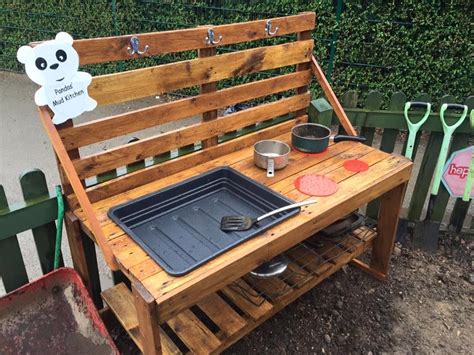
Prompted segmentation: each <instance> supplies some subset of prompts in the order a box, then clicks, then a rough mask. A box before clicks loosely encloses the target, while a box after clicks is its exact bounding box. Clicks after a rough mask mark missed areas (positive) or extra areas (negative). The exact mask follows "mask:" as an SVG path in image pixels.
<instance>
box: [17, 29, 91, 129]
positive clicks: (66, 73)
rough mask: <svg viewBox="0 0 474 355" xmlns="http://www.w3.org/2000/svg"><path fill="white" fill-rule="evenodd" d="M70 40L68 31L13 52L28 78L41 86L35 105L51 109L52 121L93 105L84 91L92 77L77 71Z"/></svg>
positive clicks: (59, 119) (55, 122)
mask: <svg viewBox="0 0 474 355" xmlns="http://www.w3.org/2000/svg"><path fill="white" fill-rule="evenodd" d="M72 43H73V39H72V37H71V36H70V35H69V34H67V33H66V32H60V33H58V34H57V35H56V38H55V39H54V40H51V41H45V42H43V43H41V44H40V45H38V46H36V47H30V46H23V47H21V48H20V49H18V52H17V58H18V60H19V61H20V62H21V63H23V64H25V70H26V74H27V75H28V77H29V78H30V79H31V80H33V81H34V82H35V83H37V84H39V85H41V88H39V89H38V91H36V94H35V102H36V104H37V105H38V106H44V105H48V106H49V108H50V109H51V110H52V111H53V112H54V117H53V123H54V124H60V123H63V122H65V121H67V120H68V119H69V118H74V117H77V116H79V115H80V114H82V113H83V112H85V111H92V110H93V109H95V108H96V106H97V102H96V101H95V100H94V99H92V98H90V97H89V94H88V93H87V87H88V86H89V84H90V83H91V81H92V77H91V75H90V74H89V73H85V72H80V71H78V69H79V56H78V54H77V52H76V50H75V49H74V48H73V46H72Z"/></svg>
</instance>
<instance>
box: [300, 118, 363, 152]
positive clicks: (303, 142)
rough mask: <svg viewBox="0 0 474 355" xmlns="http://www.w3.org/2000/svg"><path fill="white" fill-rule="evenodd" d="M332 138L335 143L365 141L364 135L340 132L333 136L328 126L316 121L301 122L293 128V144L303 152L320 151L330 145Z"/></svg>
mask: <svg viewBox="0 0 474 355" xmlns="http://www.w3.org/2000/svg"><path fill="white" fill-rule="evenodd" d="M330 139H332V140H334V142H335V143H337V142H342V141H354V142H362V143H363V142H365V137H362V136H346V135H342V134H338V135H336V136H333V137H331V130H330V129H329V128H328V127H326V126H323V125H320V124H316V123H301V124H299V125H296V126H294V127H293V128H292V130H291V144H292V145H293V147H295V148H296V149H298V150H300V151H302V152H307V153H320V152H322V151H324V150H325V149H326V148H327V147H328V145H329V140H330Z"/></svg>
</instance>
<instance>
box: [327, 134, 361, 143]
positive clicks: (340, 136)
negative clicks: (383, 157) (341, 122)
mask: <svg viewBox="0 0 474 355" xmlns="http://www.w3.org/2000/svg"><path fill="white" fill-rule="evenodd" d="M342 141H352V142H361V143H364V142H365V141H366V138H365V137H362V136H347V135H344V134H338V135H337V136H334V143H338V142H342Z"/></svg>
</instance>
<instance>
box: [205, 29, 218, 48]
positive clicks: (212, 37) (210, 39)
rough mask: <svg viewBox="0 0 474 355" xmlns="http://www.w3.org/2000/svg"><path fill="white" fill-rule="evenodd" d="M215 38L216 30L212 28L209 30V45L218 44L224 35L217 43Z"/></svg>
mask: <svg viewBox="0 0 474 355" xmlns="http://www.w3.org/2000/svg"><path fill="white" fill-rule="evenodd" d="M214 38H215V34H214V30H213V29H212V28H209V29H208V30H207V37H206V43H207V44H208V45H211V44H214V45H215V44H218V43H219V42H220V41H222V35H219V39H218V40H217V41H215V40H214Z"/></svg>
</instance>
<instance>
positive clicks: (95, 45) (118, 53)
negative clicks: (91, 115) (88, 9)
mask: <svg viewBox="0 0 474 355" xmlns="http://www.w3.org/2000/svg"><path fill="white" fill-rule="evenodd" d="M315 17H316V15H315V13H314V12H304V13H301V14H298V15H294V16H285V17H276V18H271V21H272V25H273V27H276V26H278V27H279V30H278V32H277V34H276V37H278V36H283V35H287V34H290V33H295V32H300V31H306V30H312V29H314V25H315ZM265 23H266V20H257V21H249V22H241V23H234V24H227V25H218V26H212V28H213V29H214V31H215V33H216V34H217V35H219V34H220V35H222V41H221V43H219V45H229V44H233V43H241V42H247V41H255V40H258V39H263V38H266V37H267V36H266V34H265V32H264V29H265ZM210 27H211V26H202V27H197V28H190V29H181V30H172V31H163V32H152V33H141V34H136V35H133V34H130V35H124V36H114V37H102V38H92V39H81V40H75V41H74V44H73V46H74V48H75V49H76V51H77V52H78V54H79V58H80V65H86V64H95V63H104V62H112V61H117V60H129V59H137V58H139V56H138V55H134V56H130V54H129V53H128V52H127V48H128V47H129V46H130V38H131V37H132V36H137V37H138V39H139V40H140V50H142V49H143V47H144V46H145V45H148V46H149V50H148V52H147V54H146V56H154V55H159V54H167V53H175V52H181V51H188V50H195V49H200V48H208V47H209V46H208V45H207V44H206V42H205V38H206V36H207V29H208V28H210ZM39 43H40V42H36V43H32V44H31V45H33V46H34V45H37V44H39Z"/></svg>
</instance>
